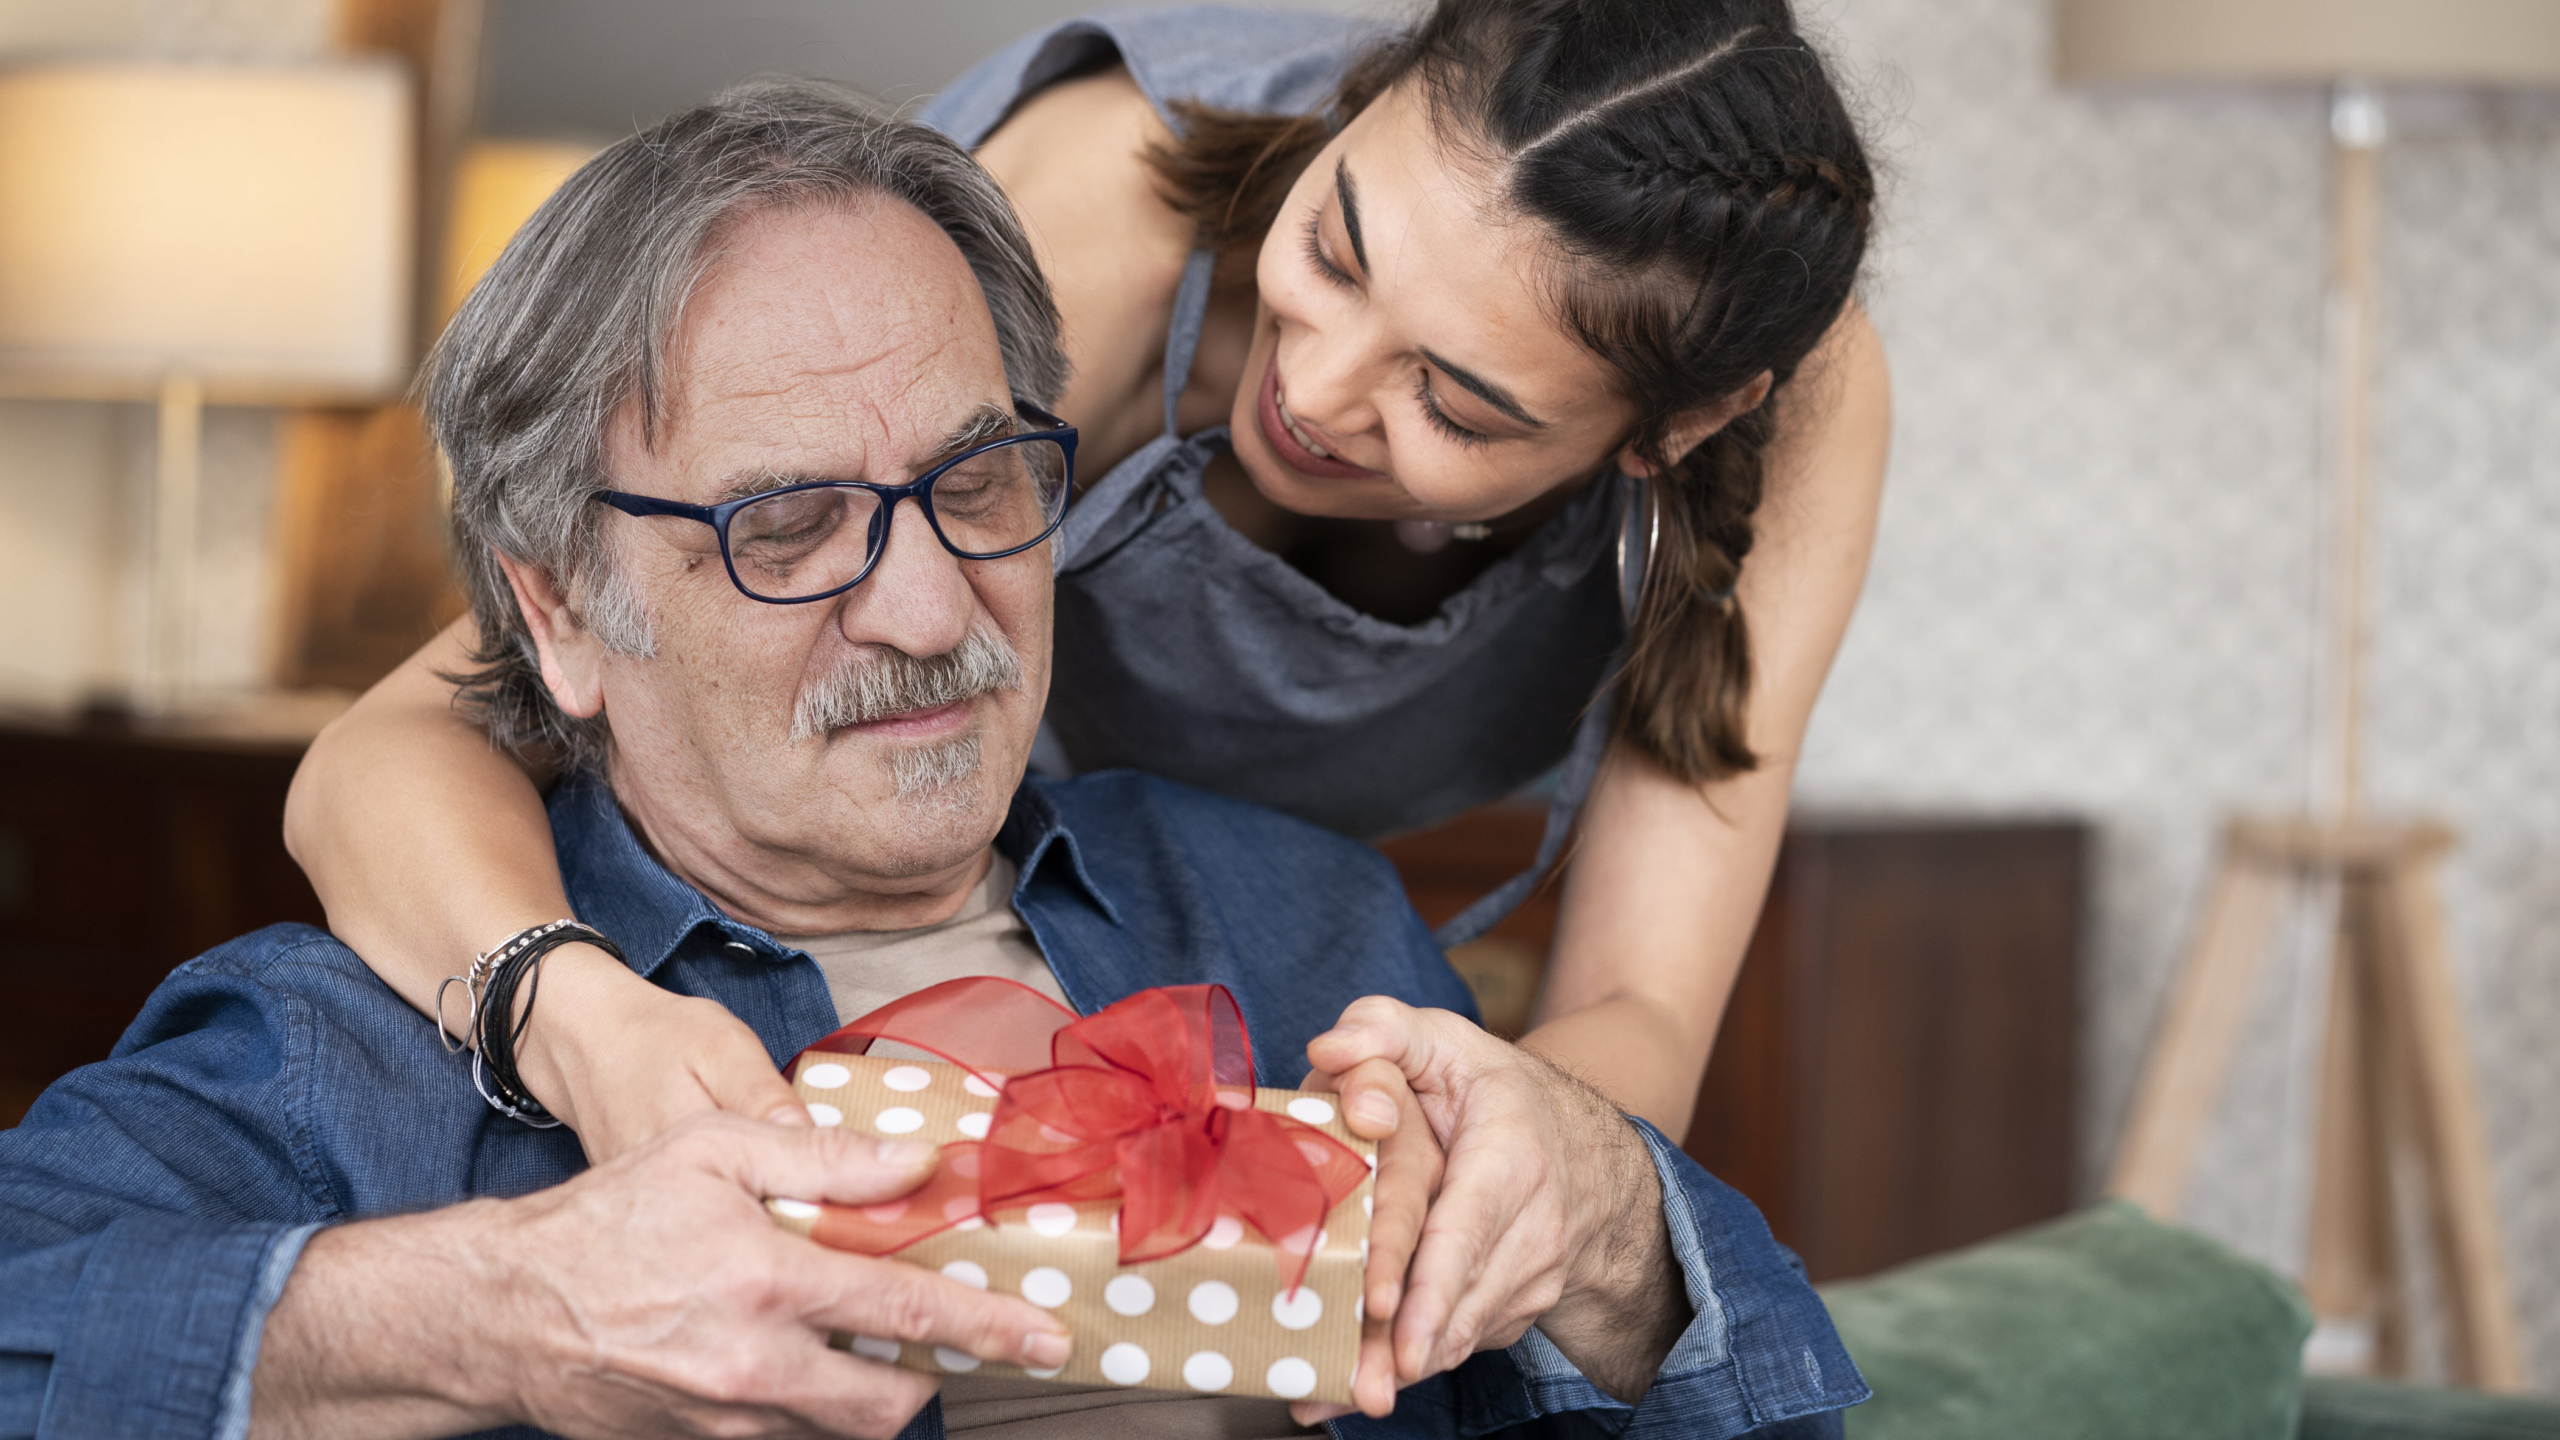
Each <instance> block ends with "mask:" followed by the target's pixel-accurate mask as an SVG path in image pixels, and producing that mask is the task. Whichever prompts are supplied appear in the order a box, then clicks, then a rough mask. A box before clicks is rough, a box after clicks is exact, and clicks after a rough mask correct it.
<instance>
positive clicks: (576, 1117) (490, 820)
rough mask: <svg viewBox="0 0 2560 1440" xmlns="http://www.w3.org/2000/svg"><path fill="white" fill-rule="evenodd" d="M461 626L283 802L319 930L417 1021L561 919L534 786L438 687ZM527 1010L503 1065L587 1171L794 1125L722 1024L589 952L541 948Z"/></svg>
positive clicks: (452, 666)
mask: <svg viewBox="0 0 2560 1440" xmlns="http://www.w3.org/2000/svg"><path fill="white" fill-rule="evenodd" d="M467 623H468V622H456V623H455V624H454V625H452V626H450V627H448V628H447V629H446V630H445V631H444V633H443V634H441V635H438V636H437V637H436V638H435V639H434V640H432V641H430V642H428V644H427V647H426V648H425V649H423V650H421V651H419V652H418V653H417V654H415V655H412V656H410V657H409V658H408V660H406V661H405V662H403V663H402V664H401V666H400V668H399V669H397V670H395V671H393V672H392V673H391V674H390V675H389V676H387V677H385V678H384V679H383V680H382V682H381V683H380V684H378V685H376V686H374V687H373V688H372V689H371V690H369V691H367V692H365V695H364V697H363V698H362V699H360V700H358V701H357V702H356V703H355V705H354V706H353V707H351V708H350V709H349V710H348V711H347V713H346V714H344V715H341V716H339V717H338V719H337V720H336V721H334V722H332V723H331V724H330V726H329V727H328V728H327V729H326V730H323V731H321V732H320V737H319V739H317V740H315V741H314V742H312V746H311V750H310V753H309V754H307V755H305V756H304V757H303V761H302V766H301V768H300V769H298V770H296V771H295V772H294V777H293V789H292V791H291V793H290V794H288V795H287V796H286V799H285V814H284V838H285V846H286V848H287V849H289V850H291V851H292V852H293V858H294V859H295V860H297V861H299V862H301V865H302V869H303V873H305V874H307V875H309V876H310V877H311V886H312V888H313V889H314V890H317V891H318V892H319V894H320V903H321V905H322V906H323V907H325V908H326V910H327V911H328V916H329V928H330V930H331V931H333V932H334V933H335V934H336V935H337V936H338V938H339V939H341V940H344V941H345V942H346V943H347V945H348V946H349V947H350V948H352V949H353V950H354V951H355V952H356V953H357V954H359V955H361V956H363V957H364V960H365V963H366V964H367V965H370V966H372V967H373V971H374V973H375V974H377V975H379V976H381V977H382V980H383V982H384V983H385V984H387V985H389V986H390V987H391V988H392V989H393V990H395V991H397V992H399V995H400V998H401V999H403V1000H406V1001H408V1002H409V1003H410V1004H411V1005H413V1006H416V1007H417V1008H418V1009H419V1010H420V1011H422V1012H424V1013H426V1014H430V1015H432V1014H434V1013H435V1004H436V989H437V987H438V986H439V985H441V984H442V983H443V981H444V978H445V977H446V976H448V975H452V974H455V973H457V972H460V971H462V970H464V969H466V968H468V967H469V965H470V963H471V957H472V956H473V955H474V954H477V953H479V952H481V951H484V950H487V949H489V948H491V947H492V946H495V945H496V944H497V943H498V942H499V941H501V940H503V939H505V938H506V937H507V936H509V935H512V934H514V933H515V932H516V931H518V930H521V929H524V928H525V927H527V926H530V925H540V924H544V923H546V922H549V921H552V920H557V919H560V918H561V917H563V916H565V915H569V914H571V913H573V912H572V911H571V910H570V907H569V897H568V894H567V892H566V891H565V890H563V889H562V887H561V883H560V862H559V859H558V857H557V856H555V855H554V854H553V851H552V843H551V824H550V820H549V818H548V817H547V816H546V815H545V814H544V813H543V808H542V794H541V791H540V790H539V789H538V788H536V787H537V782H538V781H540V780H543V779H547V778H549V777H547V776H538V775H536V774H534V773H531V772H529V771H528V770H527V769H525V768H524V767H522V766H520V765H518V764H517V763H516V762H515V761H514V760H512V759H510V758H509V757H507V756H505V755H503V754H501V753H499V752H498V751H497V750H495V749H493V748H491V746H490V744H489V740H488V737H487V736H486V735H485V734H483V733H482V732H481V730H480V728H479V727H478V726H477V725H475V724H473V723H472V722H471V720H470V719H469V718H467V717H466V716H464V715H463V714H461V713H460V712H459V711H457V710H456V709H455V708H454V706H453V693H454V692H453V685H452V683H451V682H449V681H447V680H445V679H444V678H443V677H442V675H441V674H440V673H439V672H451V671H457V670H461V669H464V668H467V666H468V665H469V655H468V649H467V646H468V638H469V631H468V629H467ZM541 997H542V999H541V1013H540V1014H539V1015H538V1016H537V1017H536V1021H535V1023H534V1024H533V1025H532V1026H531V1028H530V1029H528V1030H527V1032H526V1035H525V1041H524V1044H523V1046H522V1047H521V1053H520V1054H519V1055H518V1057H517V1059H518V1062H519V1068H520V1069H521V1070H522V1072H523V1075H524V1079H525V1083H526V1085H527V1086H528V1087H529V1088H530V1089H531V1090H532V1091H533V1094H534V1097H535V1098H536V1099H538V1100H540V1101H541V1102H542V1103H543V1105H544V1106H545V1107H546V1108H548V1109H549V1110H550V1111H551V1112H552V1113H553V1114H555V1115H558V1116H560V1117H561V1118H562V1119H563V1120H565V1121H567V1122H568V1123H569V1124H570V1125H571V1126H572V1127H573V1128H575V1129H576V1130H577V1132H578V1137H579V1139H580V1140H581V1141H583V1142H584V1143H585V1145H586V1147H587V1152H588V1154H589V1155H590V1156H591V1157H592V1158H594V1159H596V1160H599V1161H601V1160H604V1159H606V1158H609V1157H611V1156H613V1155H617V1154H620V1153H621V1152H623V1151H624V1150H628V1149H630V1148H631V1147H633V1146H635V1145H637V1144H639V1143H640V1142H641V1141H643V1140H646V1139H648V1138H649V1137H650V1136H652V1135H655V1134H656V1133H658V1132H659V1131H660V1130H663V1129H665V1128H667V1127H668V1126H670V1125H673V1124H674V1123H675V1122H676V1121H678V1120H681V1119H683V1118H684V1117H685V1116H686V1115H689V1114H692V1113H694V1112H695V1111H698V1110H708V1109H720V1110H735V1111H741V1112H744V1113H746V1114H750V1115H762V1116H771V1117H773V1118H779V1119H786V1120H789V1119H798V1118H802V1117H805V1114H806V1112H805V1111H803V1110H802V1109H801V1108H800V1105H799V1102H798V1101H797V1100H796V1099H794V1098H793V1096H792V1094H791V1090H790V1087H789V1086H788V1085H786V1084H784V1083H783V1080H782V1077H781V1076H780V1075H779V1074H777V1073H775V1071H774V1068H773V1062H772V1060H771V1058H770V1057H768V1056H767V1055H766V1054H765V1052H764V1047H763V1046H762V1045H761V1044H760V1043H759V1042H758V1041H757V1040H756V1038H755V1034H754V1032H753V1031H751V1030H749V1029H748V1028H747V1027H746V1026H745V1025H744V1024H743V1023H742V1022H740V1021H739V1020H738V1019H737V1017H735V1016H733V1015H731V1014H729V1013H728V1012H727V1011H726V1010H723V1009H722V1008H720V1007H719V1006H718V1005H716V1004H714V1003H712V1002H710V1001H707V1000H697V999H688V998H686V997H683V996H678V995H672V994H669V993H668V992H666V991H663V990H660V989H659V988H658V987H656V986H654V985H651V984H649V983H648V982H647V981H645V980H642V979H641V978H639V977H638V976H636V975H634V974H632V973H631V971H630V970H628V969H626V968H625V967H624V966H623V965H621V964H620V963H618V962H617V961H615V960H614V958H613V957H612V956H610V955H607V954H606V953H604V952H603V951H601V950H598V949H595V948H593V947H591V946H586V945H569V946H563V947H562V948H560V949H559V950H556V951H554V952H552V955H551V957H550V958H549V959H548V960H546V961H544V962H543V981H542V990H541ZM456 1003H457V1009H456V1011H455V1021H456V1024H457V1026H458V1025H459V1023H460V1020H461V1015H460V1011H459V1008H458V1006H459V1001H458V1000H457V1002H456ZM635 1046H637V1047H642V1048H639V1049H634V1047H635ZM634 1053H645V1054H654V1055H660V1056H666V1057H671V1058H676V1059H679V1060H680V1061H681V1062H682V1063H680V1064H676V1065H669V1066H658V1065H651V1066H646V1067H641V1069H640V1070H638V1071H637V1072H635V1071H633V1070H632V1069H631V1068H630V1067H629V1066H628V1065H623V1064H617V1063H616V1061H615V1058H614V1057H616V1056H622V1057H627V1056H629V1055H631V1054H634Z"/></svg>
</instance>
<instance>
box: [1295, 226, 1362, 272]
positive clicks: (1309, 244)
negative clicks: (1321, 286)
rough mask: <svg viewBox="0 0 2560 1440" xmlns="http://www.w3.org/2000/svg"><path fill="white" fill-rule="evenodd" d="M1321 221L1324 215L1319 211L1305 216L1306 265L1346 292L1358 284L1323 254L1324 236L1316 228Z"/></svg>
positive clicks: (1330, 258)
mask: <svg viewBox="0 0 2560 1440" xmlns="http://www.w3.org/2000/svg"><path fill="white" fill-rule="evenodd" d="M1323 219H1324V215H1323V212H1321V211H1318V212H1316V213H1314V214H1310V215H1309V216H1307V230H1306V237H1305V248H1306V252H1307V264H1308V265H1310V266H1312V267H1313V268H1314V270H1315V272H1316V273H1317V274H1318V275H1321V276H1323V277H1324V278H1325V280H1326V281H1327V282H1329V283H1331V284H1335V285H1339V286H1341V287H1342V288H1344V289H1346V290H1348V289H1351V288H1353V287H1354V286H1356V285H1357V284H1358V283H1359V282H1358V281H1356V280H1354V279H1352V278H1351V272H1350V271H1348V270H1345V269H1343V268H1342V267H1341V266H1339V265H1336V264H1334V263H1333V258H1332V257H1331V256H1329V255H1327V254H1325V253H1324V236H1323V235H1322V234H1321V233H1320V232H1319V230H1318V228H1317V227H1318V226H1319V225H1320V224H1321V223H1322V222H1323Z"/></svg>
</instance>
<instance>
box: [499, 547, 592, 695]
mask: <svg viewBox="0 0 2560 1440" xmlns="http://www.w3.org/2000/svg"><path fill="white" fill-rule="evenodd" d="M497 560H498V568H499V569H501V570H504V571H506V572H507V588H508V589H510V590H513V591H515V592H516V609H517V610H518V611H520V612H522V614H523V615H524V628H525V633H526V634H527V635H528V636H530V637H531V638H532V640H533V652H534V654H536V655H538V656H540V657H541V659H542V683H543V685H544V686H545V687H546V688H547V689H549V690H550V691H551V698H552V700H553V702H554V703H556V704H558V705H559V707H560V709H561V711H562V712H563V713H565V714H569V715H574V716H576V717H577V718H579V719H581V720H590V719H593V718H594V717H596V716H598V715H601V714H603V713H604V644H603V642H602V641H599V640H598V639H596V637H595V635H594V634H593V633H592V632H590V631H589V630H588V629H587V627H586V626H585V625H583V624H581V623H580V622H579V620H578V612H577V611H575V610H574V609H572V608H570V605H569V599H568V597H567V596H565V595H563V594H561V593H560V587H559V586H558V585H557V584H555V583H554V582H553V581H552V578H551V572H550V571H548V570H543V569H539V568H537V567H535V566H532V565H528V564H526V563H524V562H523V561H521V560H518V559H517V558H515V557H514V556H512V555H509V554H507V553H506V552H504V551H499V552H498V554H497Z"/></svg>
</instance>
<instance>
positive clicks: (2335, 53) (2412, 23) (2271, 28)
mask: <svg viewBox="0 0 2560 1440" xmlns="http://www.w3.org/2000/svg"><path fill="white" fill-rule="evenodd" d="M2054 20H2055V33H2054V51H2055V60H2056V62H2057V65H2058V67H2059V69H2060V72H2061V75H2062V78H2063V79H2065V80H2070V81H2145V80H2243V81H2277V82H2285V81H2296V82H2312V83H2320V84H2325V83H2327V82H2329V81H2332V80H2342V79H2347V80H2363V81H2368V82H2371V83H2375V84H2391V83H2410V84H2445V85H2480V86H2544V85H2553V84H2560V3H2554V0H2058V3H2057V4H2056V6H2055V12H2054Z"/></svg>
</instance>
